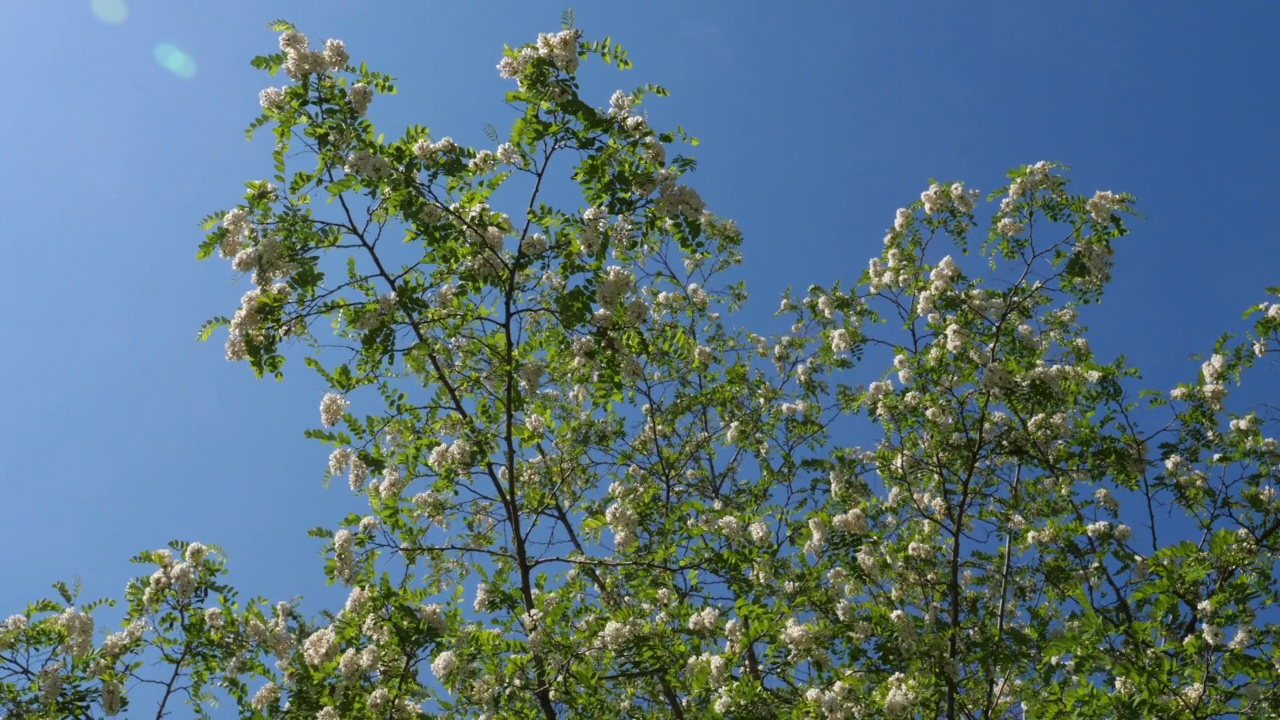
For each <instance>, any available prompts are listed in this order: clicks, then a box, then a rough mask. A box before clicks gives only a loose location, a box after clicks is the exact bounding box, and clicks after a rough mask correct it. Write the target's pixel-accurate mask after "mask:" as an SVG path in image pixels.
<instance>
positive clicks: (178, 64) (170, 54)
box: [155, 43, 196, 78]
mask: <svg viewBox="0 0 1280 720" xmlns="http://www.w3.org/2000/svg"><path fill="white" fill-rule="evenodd" d="M155 56H156V62H158V63H160V66H161V67H163V68H164V69H166V70H168V71H169V72H171V73H173V74H174V75H177V76H178V77H180V78H189V77H191V76H192V75H195V74H196V61H195V60H193V59H192V57H191V56H190V55H188V54H186V53H184V52H182V50H179V49H178V48H177V47H176V46H174V45H170V44H169V43H161V44H159V45H157V46H156V51H155Z"/></svg>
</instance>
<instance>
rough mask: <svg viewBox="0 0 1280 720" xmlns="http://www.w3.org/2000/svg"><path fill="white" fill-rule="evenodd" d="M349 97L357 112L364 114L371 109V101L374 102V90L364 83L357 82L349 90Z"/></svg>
mask: <svg viewBox="0 0 1280 720" xmlns="http://www.w3.org/2000/svg"><path fill="white" fill-rule="evenodd" d="M347 99H348V100H350V101H351V107H352V109H354V110H355V111H356V114H357V115H363V114H364V113H365V111H366V110H368V109H369V103H371V102H373V90H372V89H371V88H370V87H369V86H368V85H366V84H364V83H356V84H355V85H352V86H351V89H350V90H348V91H347Z"/></svg>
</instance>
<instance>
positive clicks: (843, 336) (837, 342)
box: [831, 328, 849, 353]
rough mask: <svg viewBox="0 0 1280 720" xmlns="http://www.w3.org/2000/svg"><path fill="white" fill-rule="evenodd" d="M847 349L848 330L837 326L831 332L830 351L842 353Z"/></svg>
mask: <svg viewBox="0 0 1280 720" xmlns="http://www.w3.org/2000/svg"><path fill="white" fill-rule="evenodd" d="M848 349H849V331H848V330H845V329H844V328H837V329H836V330H834V331H832V333H831V351H832V352H837V353H842V352H845V351H846V350H848Z"/></svg>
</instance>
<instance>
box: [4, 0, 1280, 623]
mask: <svg viewBox="0 0 1280 720" xmlns="http://www.w3.org/2000/svg"><path fill="white" fill-rule="evenodd" d="M97 6H98V10H99V11H100V13H101V14H95V12H94V8H93V7H92V6H91V3H90V2H88V0H84V1H83V2H80V1H78V0H77V1H73V0H65V1H61V2H37V1H36V0H27V1H26V2H21V1H19V0H14V1H12V2H5V3H0V47H3V48H5V49H6V52H7V53H8V54H9V57H8V65H9V67H10V68H11V74H12V75H13V76H14V78H15V80H14V81H12V82H11V88H10V90H9V91H8V97H9V101H8V104H7V107H9V110H8V111H7V112H4V113H0V169H2V170H3V173H0V204H2V207H3V210H4V213H3V215H4V218H5V223H4V228H3V230H0V303H2V305H3V307H5V308H6V315H5V320H4V326H5V328H6V337H5V346H6V349H7V352H4V353H3V354H0V378H3V382H4V383H5V387H4V398H5V405H6V407H5V412H3V413H0V455H2V456H3V458H4V463H3V472H0V508H3V509H4V511H5V512H4V514H5V519H6V522H4V523H3V524H0V579H2V581H0V615H3V614H7V613H9V612H15V611H18V610H19V609H20V608H21V606H22V604H23V603H24V602H26V601H28V600H32V599H34V598H35V597H37V596H39V595H42V594H44V592H45V591H46V590H47V588H48V586H49V584H50V583H51V582H52V581H54V580H58V579H69V578H71V577H73V576H80V577H82V578H83V580H84V582H85V588H86V595H87V596H89V597H95V596H99V595H113V596H119V595H120V594H121V590H122V589H123V587H124V583H125V581H126V579H127V578H129V577H130V576H132V575H134V574H137V572H138V571H137V570H135V569H134V568H132V567H131V566H130V565H129V564H128V562H127V559H128V558H129V557H130V556H131V555H132V554H133V553H135V552H137V551H139V550H142V549H149V548H155V547H159V546H161V545H163V544H164V543H165V542H166V541H168V540H170V539H173V538H186V539H190V540H200V541H203V542H206V543H217V544H220V545H222V546H223V547H224V548H225V549H226V550H227V552H228V554H229V555H230V558H231V564H232V569H233V572H234V578H235V581H236V582H237V584H238V585H239V586H240V587H241V588H242V590H243V591H244V592H245V593H247V594H248V595H258V594H261V595H265V596H267V597H269V598H272V599H283V598H288V597H291V596H293V595H296V594H300V593H301V594H307V595H308V596H309V597H316V596H317V594H318V593H317V588H318V587H319V586H320V583H321V574H320V563H319V560H318V552H319V549H320V545H319V543H318V541H315V540H312V539H309V538H307V537H306V536H305V531H306V529H308V528H310V527H314V526H316V525H327V526H330V527H332V526H334V525H336V520H337V519H338V518H340V517H341V516H342V515H343V514H345V513H346V512H347V511H349V510H352V509H355V508H357V507H358V503H357V502H356V501H355V500H354V499H353V498H351V496H350V494H349V493H348V492H347V491H346V490H345V488H344V487H343V485H344V484H343V483H335V485H334V486H333V487H332V488H330V489H328V490H325V489H323V488H322V487H321V477H322V473H323V470H324V467H325V463H326V458H327V456H328V451H327V449H326V448H325V447H324V446H322V445H320V444H318V443H314V442H311V441H308V440H305V439H304V438H303V437H302V431H303V429H304V428H308V427H313V426H315V425H316V424H317V423H318V416H317V411H316V408H317V403H318V401H319V399H320V397H321V395H322V394H323V391H324V389H323V387H322V386H321V385H320V383H319V381H318V380H317V379H316V378H314V377H312V376H311V375H309V374H308V373H307V372H306V371H305V369H304V368H302V366H301V363H300V362H297V361H296V360H295V361H294V362H291V363H290V364H289V365H288V366H287V368H286V370H287V371H291V372H289V373H288V375H287V377H286V380H285V381H284V382H283V383H276V382H273V381H255V380H254V379H253V377H252V375H251V373H250V372H249V370H248V369H247V368H246V367H244V366H241V365H232V364H229V363H227V362H225V361H224V360H223V356H222V347H221V337H218V338H217V339H216V341H215V342H211V343H208V344H199V343H196V342H195V341H194V337H195V334H196V330H197V328H198V327H199V324H200V322H201V321H202V320H204V319H205V318H207V317H209V316H211V315H215V314H230V312H231V311H232V310H234V308H235V306H236V304H237V302H238V298H239V296H240V293H241V288H238V287H235V286H233V284H232V276H231V272H230V270H229V269H228V267H227V266H226V264H225V263H221V262H206V263H198V262H196V261H195V259H194V255H195V248H196V244H197V243H198V242H199V240H200V238H201V233H200V230H199V227H198V220H199V218H201V217H202V216H204V215H205V214H207V213H209V212H212V211H215V210H218V209H226V208H228V207H230V206H232V205H233V204H234V203H235V202H236V200H237V198H238V197H239V194H240V192H241V188H242V186H243V182H244V181H246V180H250V179H258V178H262V177H265V176H267V175H268V174H269V167H270V166H269V151H270V138H269V135H263V136H262V138H261V139H259V140H257V141H255V142H253V143H246V142H245V140H244V136H243V134H242V130H243V128H244V126H245V125H246V124H247V123H248V121H249V120H251V119H252V118H253V117H254V116H255V115H256V113H257V93H258V90H259V89H261V88H262V87H264V86H267V85H271V84H276V85H278V84H280V82H281V79H280V78H269V77H267V76H266V75H265V74H262V73H260V72H258V71H256V70H254V69H252V68H250V67H249V65H248V60H249V59H250V58H251V57H252V56H253V55H255V54H259V53H266V52H270V51H272V50H273V49H274V48H275V37H274V35H273V34H272V33H270V32H268V31H266V30H264V29H263V28H264V25H265V24H266V23H267V22H268V21H270V20H272V19H274V18H276V17H285V18H288V19H290V20H292V21H293V22H295V23H297V24H298V25H299V26H300V28H301V29H302V30H303V31H304V32H307V33H308V34H309V35H311V36H312V37H313V38H317V39H323V38H326V37H338V38H342V39H344V40H345V41H346V43H347V47H348V49H349V51H350V52H351V54H352V56H353V58H355V59H356V60H366V61H368V62H369V64H370V66H371V67H373V68H374V69H378V70H381V71H384V72H388V73H391V74H392V75H395V76H396V77H398V78H399V89H400V94H399V95H398V96H397V97H395V98H380V99H379V100H378V101H377V102H376V103H375V108H374V110H373V111H372V117H373V118H374V120H375V121H376V122H379V123H380V124H381V125H382V127H383V129H384V131H385V132H386V133H387V134H388V136H397V135H399V133H400V131H401V130H402V129H403V127H404V126H405V125H407V124H411V123H422V124H425V125H428V126H429V127H430V128H431V129H432V130H433V132H434V133H435V134H436V135H437V136H442V135H446V134H447V135H452V136H453V137H454V138H455V139H458V140H460V141H465V142H471V143H475V144H483V143H485V142H486V141H485V140H484V139H483V134H482V128H483V126H484V124H485V123H493V124H495V125H497V126H498V127H502V124H503V123H504V122H505V121H506V120H507V119H509V117H510V113H509V111H508V110H507V109H506V108H505V107H504V105H503V104H502V93H503V92H504V90H505V89H506V87H507V85H506V82H505V81H502V80H500V79H499V78H498V76H497V72H496V70H495V69H494V65H495V64H496V63H497V61H498V59H499V58H500V56H501V48H502V45H503V43H504V42H505V43H510V44H519V43H522V42H525V41H528V40H531V39H533V38H534V37H535V36H536V34H537V33H538V32H545V31H552V30H555V29H556V27H557V25H558V19H559V16H560V12H561V11H562V10H563V9H564V8H565V5H563V4H558V3H547V2H541V1H539V2H525V1H519V2H517V1H515V0H507V1H506V2H485V3H479V2H477V3H444V2H427V1H425V0H424V1H421V2H403V3H394V4H393V3H355V2H338V1H336V0H310V1H309V2H306V3H301V2H296V3H285V2H266V1H264V0H253V1H249V0H225V1H224V2H219V3H174V2H159V1H158V0H152V1H150V2H144V1H143V0H134V1H133V2H128V0H125V3H123V4H122V3H120V2H114V3H113V2H105V1H104V0H99V2H98V3H97ZM113 7H114V8H115V9H116V10H117V12H115V13H112V12H111V10H112V8H113ZM120 7H125V9H126V10H127V15H126V16H125V17H123V19H121V17H120V13H119V12H118V10H119V8H120ZM576 11H577V17H578V25H579V27H581V28H582V29H583V30H584V31H585V32H586V34H587V35H588V36H589V37H602V36H604V35H611V36H612V37H613V38H614V39H615V40H618V41H620V42H621V43H622V44H623V45H624V47H626V48H627V49H628V50H629V51H630V54H631V58H632V60H633V61H634V62H635V65H636V69H635V70H634V71H633V72H631V73H629V74H628V75H623V76H620V75H618V74H617V73H616V71H613V70H611V69H608V68H604V67H599V68H592V69H590V70H589V71H588V72H589V73H590V77H592V78H594V79H592V80H590V81H589V84H591V85H592V86H593V87H599V88H601V89H602V94H601V95H600V97H599V104H601V105H603V104H605V103H606V102H607V97H608V94H609V92H611V91H612V89H613V87H618V86H620V87H627V88H630V87H634V86H636V85H639V84H641V83H644V82H654V83H658V84H661V85H664V86H666V87H667V88H668V89H669V90H670V91H671V92H672V97H671V98H669V99H666V100H661V101H658V102H656V103H650V104H646V109H647V110H648V112H649V113H650V117H651V124H653V125H654V126H656V127H669V126H673V125H675V124H677V123H679V124H682V125H683V126H684V127H685V128H686V129H688V130H689V131H690V132H692V133H693V134H695V135H697V136H698V137H699V138H700V139H701V140H702V144H701V145H700V146H699V147H698V148H697V150H696V157H697V158H698V160H699V163H700V169H699V171H698V173H697V174H696V175H695V176H694V178H693V182H692V184H694V185H695V186H696V187H697V188H698V189H699V191H700V192H701V193H702V195H703V197H704V198H705V199H706V200H707V202H708V205H709V207H710V208H712V209H713V210H715V211H716V212H717V213H718V214H721V215H723V216H728V217H733V218H735V219H736V220H737V221H738V222H739V225H740V226H741V227H742V229H743V231H744V233H745V235H746V237H747V241H746V245H745V248H744V252H745V256H746V263H745V267H744V269H743V275H744V277H745V279H746V280H747V282H748V286H749V288H750V289H751V290H752V295H753V298H755V301H754V302H753V303H752V305H751V310H750V312H749V313H748V316H747V319H748V320H749V321H750V320H753V319H754V320H760V319H762V318H764V317H765V316H766V315H767V314H768V313H771V312H772V311H773V309H774V308H775V307H776V305H777V303H776V298H777V296H778V293H779V292H780V290H781V289H782V287H784V286H785V285H788V284H791V285H795V286H798V287H801V288H803V287H805V286H807V285H808V284H810V283H812V282H818V283H822V284H827V283H830V282H832V281H834V280H835V279H837V278H844V279H845V281H846V283H849V282H852V281H854V280H855V279H856V278H857V276H858V274H859V273H860V272H861V270H862V269H863V268H864V267H865V265H866V260H867V258H868V257H870V256H871V255H873V254H875V253H876V252H878V250H879V247H880V239H881V237H882V235H883V230H884V228H885V227H887V226H888V225H890V224H891V223H892V219H893V212H894V210H895V209H896V208H897V207H899V206H901V205H903V204H906V203H907V202H909V201H910V200H912V199H914V198H916V197H917V196H918V194H919V193H920V191H921V190H922V189H924V187H925V186H926V183H927V180H928V179H929V178H930V177H935V178H938V179H945V180H960V179H962V180H966V181H967V182H968V184H969V185H970V186H971V187H978V188H982V189H984V190H989V189H991V188H993V187H997V186H999V185H1000V184H1001V180H1002V178H1003V173H1004V171H1005V170H1006V169H1007V168H1008V167H1010V166H1013V165H1017V164H1021V163H1030V162H1034V161H1037V160H1041V159H1048V160H1058V161H1062V162H1065V163H1067V164H1069V165H1071V166H1072V168H1073V172H1072V178H1073V179H1074V182H1075V188H1076V189H1077V190H1078V191H1081V192H1089V193H1091V192H1092V191H1093V190H1096V189H1114V190H1123V191H1127V192H1131V193H1134V194H1135V195H1137V196H1138V199H1139V203H1140V204H1139V208H1140V210H1141V212H1142V213H1143V215H1144V216H1145V219H1144V220H1142V221H1139V222H1137V223H1135V224H1134V225H1133V227H1134V233H1133V235H1132V236H1131V237H1130V238H1128V239H1126V240H1125V241H1124V243H1123V245H1122V246H1121V247H1120V248H1119V253H1118V259H1117V269H1116V273H1115V275H1116V283H1115V285H1114V286H1113V289H1112V291H1111V293H1110V294H1109V296H1108V298H1107V299H1106V300H1105V304H1104V307H1103V311H1101V312H1094V313H1090V314H1089V315H1088V316H1087V319H1088V320H1089V322H1090V323H1091V324H1092V326H1093V328H1094V330H1095V332H1094V334H1093V336H1092V339H1093V345H1094V349H1095V350H1097V351H1098V353H1099V356H1100V359H1108V358H1110V357H1112V356H1114V355H1115V354H1116V353H1119V352H1124V353H1126V354H1127V355H1128V356H1129V358H1130V360H1131V361H1132V362H1133V363H1134V364H1136V365H1137V366H1138V367H1140V368H1142V369H1143V370H1144V373H1145V375H1146V377H1147V380H1148V383H1149V384H1150V385H1152V386H1155V387H1169V386H1170V385H1171V384H1172V383H1173V382H1175V381H1176V380H1178V379H1187V378H1190V377H1192V376H1193V374H1194V371H1195V368H1196V367H1198V364H1196V363H1192V362H1190V361H1188V356H1189V355H1190V354H1191V353H1195V352H1203V351H1205V350H1207V349H1208V348H1209V347H1210V346H1211V343H1212V341H1213V339H1214V338H1215V337H1216V336H1217V334H1218V333H1219V332H1221V330H1223V329H1226V328H1238V327H1240V324H1239V322H1238V318H1239V313H1240V311H1241V310H1242V309H1243V308H1244V307H1245V306H1247V305H1250V304H1252V303H1256V302H1259V301H1261V300H1262V299H1264V297H1263V294H1262V289H1263V287H1265V286H1266V285H1275V284H1280V252H1277V251H1276V247H1275V246H1276V239H1275V237H1274V231H1273V230H1271V229H1270V228H1271V225H1270V222H1269V221H1268V220H1267V217H1269V214H1270V211H1271V209H1272V208H1273V207H1274V206H1275V203H1276V198H1277V197H1280V181H1278V180H1277V174H1276V172H1275V170H1274V168H1276V167H1277V166H1278V165H1280V141H1278V140H1277V137H1276V135H1275V128H1276V120H1275V118H1276V117H1277V114H1280V96H1278V91H1277V86H1276V83H1275V77H1274V69H1275V68H1276V67H1280V57H1277V55H1280V46H1278V45H1277V44H1276V43H1274V38H1273V37H1272V35H1273V33H1274V28H1275V27H1277V26H1280V25H1278V23H1277V21H1280V6H1278V5H1276V4H1274V3H1270V2H1253V3H1248V2H1235V3H1213V4H1210V3H1193V2H1166V3H1160V4H1158V5H1157V4H1155V3H1127V4H1126V3H1115V2H1106V3H1103V2H1084V1H1079V2H1073V3H1027V2H998V3H997V2H983V3H958V2H956V3H943V2H917V3H890V2H876V3H853V2H845V3H835V2H791V3H787V4H785V5H779V4H777V3H763V2H750V1H747V0H736V1H734V2H696V3H691V2H675V1H663V2H647V3H613V2H608V3H606V2H594V3H579V4H578V6H577V7H576ZM104 18H105V19H104ZM111 21H115V22H111ZM157 48H160V50H159V51H157ZM161 60H164V61H166V62H167V63H168V65H169V66H168V67H165V66H164V65H162V64H161ZM1268 372H1271V374H1272V375H1274V371H1273V370H1272V371H1268ZM308 607H310V608H311V609H315V607H316V605H315V604H311V603H308Z"/></svg>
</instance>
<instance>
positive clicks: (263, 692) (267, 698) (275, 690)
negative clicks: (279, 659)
mask: <svg viewBox="0 0 1280 720" xmlns="http://www.w3.org/2000/svg"><path fill="white" fill-rule="evenodd" d="M278 702H280V686H278V685H276V684H275V683H270V682H269V683H267V684H266V685H263V686H262V688H261V689H260V690H258V692H257V693H255V694H254V696H253V699H252V700H250V701H249V704H250V705H252V706H253V709H254V710H257V711H258V712H260V713H264V714H265V713H266V712H267V708H272V709H274V708H275V706H276V703H278Z"/></svg>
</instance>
